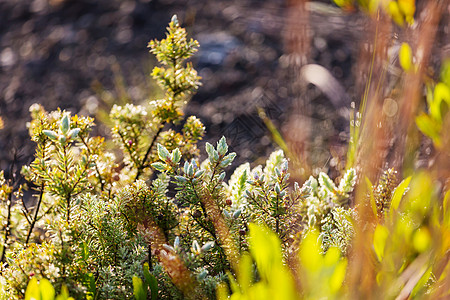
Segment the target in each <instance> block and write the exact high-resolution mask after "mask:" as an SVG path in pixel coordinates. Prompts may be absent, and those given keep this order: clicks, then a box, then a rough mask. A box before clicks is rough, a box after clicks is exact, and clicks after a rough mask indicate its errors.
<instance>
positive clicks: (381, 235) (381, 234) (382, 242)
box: [373, 224, 389, 261]
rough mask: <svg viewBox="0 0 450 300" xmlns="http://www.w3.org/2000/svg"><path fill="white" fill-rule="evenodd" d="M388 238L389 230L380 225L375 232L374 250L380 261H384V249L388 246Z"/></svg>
mask: <svg viewBox="0 0 450 300" xmlns="http://www.w3.org/2000/svg"><path fill="white" fill-rule="evenodd" d="M388 236H389V230H388V229H387V228H386V227H385V226H383V225H381V224H378V225H377V227H376V228H375V232H374V233H373V248H374V250H375V254H376V255H377V258H378V260H379V261H382V260H383V257H384V248H385V246H386V240H387V238H388Z"/></svg>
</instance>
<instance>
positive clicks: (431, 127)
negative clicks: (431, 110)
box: [416, 113, 441, 147]
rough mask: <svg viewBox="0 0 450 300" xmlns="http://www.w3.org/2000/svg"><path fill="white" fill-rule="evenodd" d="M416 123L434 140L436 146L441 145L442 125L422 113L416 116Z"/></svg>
mask: <svg viewBox="0 0 450 300" xmlns="http://www.w3.org/2000/svg"><path fill="white" fill-rule="evenodd" d="M416 125H417V127H418V128H419V130H420V131H422V132H423V134H425V135H426V136H428V137H429V138H431V139H432V140H433V143H435V145H436V146H438V147H440V146H441V137H440V131H441V126H440V125H439V124H438V123H437V122H436V121H434V120H433V119H431V118H430V116H428V115H427V114H424V113H422V114H421V115H419V116H417V117H416Z"/></svg>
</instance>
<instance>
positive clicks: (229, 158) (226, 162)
mask: <svg viewBox="0 0 450 300" xmlns="http://www.w3.org/2000/svg"><path fill="white" fill-rule="evenodd" d="M235 157H236V153H234V152H232V153H230V154H228V155H227V156H225V157H224V158H223V160H222V161H221V162H220V167H221V168H226V167H228V166H229V165H230V164H231V163H232V162H233V160H234V158H235Z"/></svg>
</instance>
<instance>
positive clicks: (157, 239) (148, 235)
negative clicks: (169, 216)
mask: <svg viewBox="0 0 450 300" xmlns="http://www.w3.org/2000/svg"><path fill="white" fill-rule="evenodd" d="M138 230H139V231H140V232H141V233H142V234H143V236H144V237H145V241H146V242H147V243H148V244H149V246H150V247H151V252H152V253H151V254H152V255H156V257H157V258H158V260H159V262H160V263H161V264H162V266H163V267H164V269H165V271H166V272H167V274H168V275H169V277H170V279H171V280H172V282H173V284H174V285H175V286H176V287H177V288H178V289H179V290H180V291H181V292H182V293H183V295H184V296H185V297H186V298H187V299H205V298H204V296H202V295H201V294H200V292H199V289H197V286H198V283H197V282H196V280H195V279H194V277H193V276H192V274H191V272H190V271H189V270H188V268H187V267H186V266H185V265H184V263H183V261H182V259H181V258H180V257H179V256H178V255H177V254H176V253H175V252H174V251H169V250H167V249H166V248H164V247H163V245H164V244H167V241H166V238H165V236H164V232H163V231H162V229H161V228H160V227H159V226H158V225H156V223H155V222H154V221H153V220H152V219H151V218H147V219H146V220H145V221H144V222H143V224H141V225H139V226H138Z"/></svg>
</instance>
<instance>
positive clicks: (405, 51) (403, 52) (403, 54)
mask: <svg viewBox="0 0 450 300" xmlns="http://www.w3.org/2000/svg"><path fill="white" fill-rule="evenodd" d="M398 57H399V59H400V66H401V67H402V68H403V70H405V71H409V70H411V67H412V50H411V47H410V46H409V45H408V44H407V43H402V46H401V47H400V52H399V54H398Z"/></svg>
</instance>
